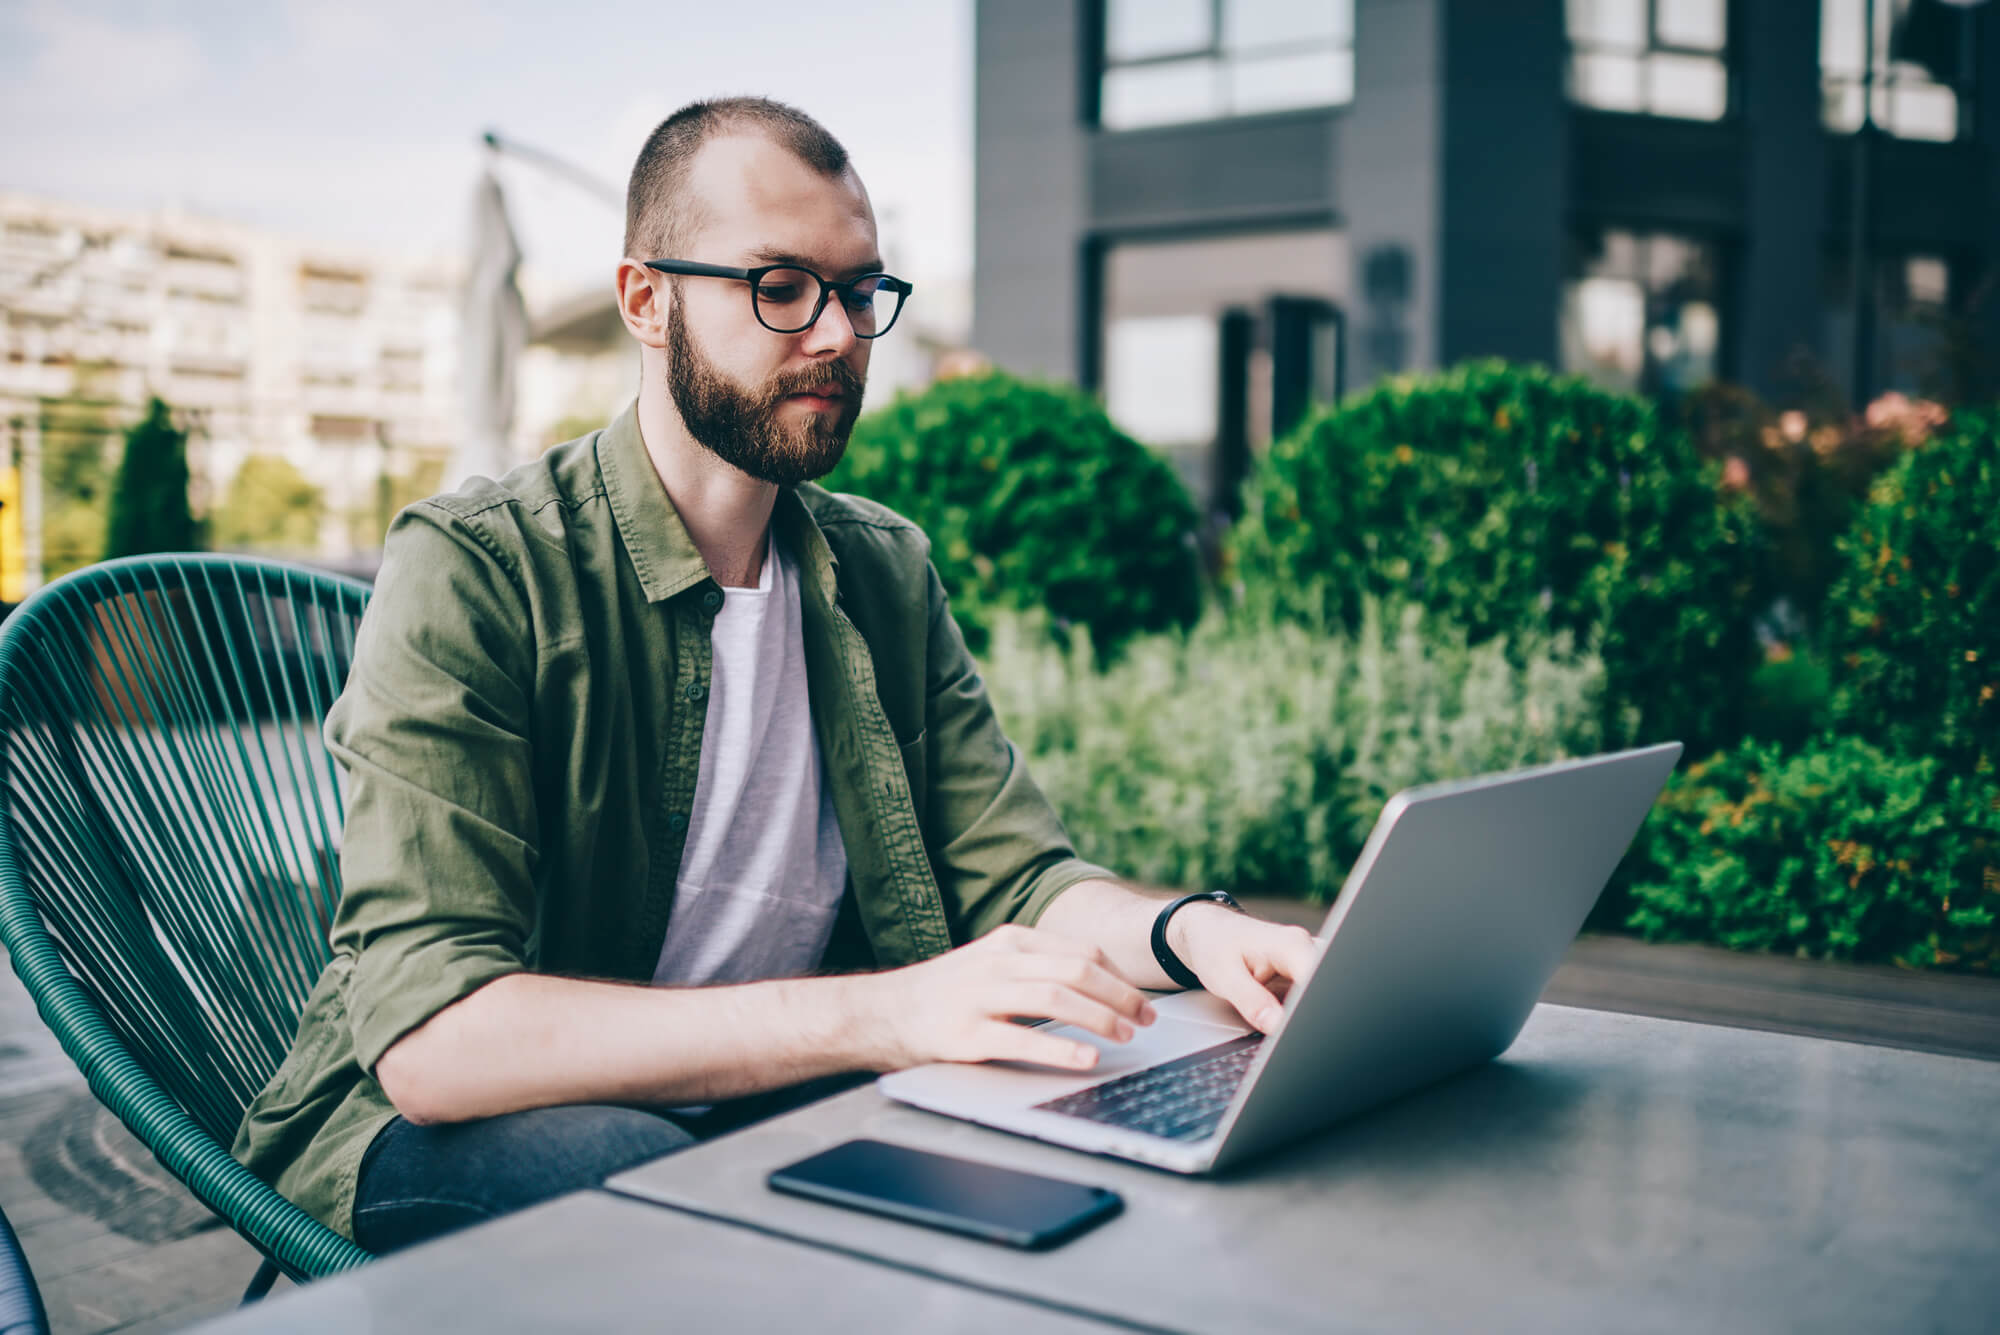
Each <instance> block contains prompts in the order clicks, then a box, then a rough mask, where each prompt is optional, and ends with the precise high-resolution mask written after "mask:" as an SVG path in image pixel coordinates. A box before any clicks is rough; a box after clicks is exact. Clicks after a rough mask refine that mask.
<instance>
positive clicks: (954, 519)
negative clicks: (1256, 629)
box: [826, 372, 1201, 656]
mask: <svg viewBox="0 0 2000 1335" xmlns="http://www.w3.org/2000/svg"><path fill="white" fill-rule="evenodd" d="M826 485H827V486H828V487H831V488H833V489H834V490H837V491H850V492H855V493H857V494H859V495H862V496H866V497H868V498H869V499H871V500H875V501H880V502H881V503H882V504H884V505H886V506H888V507H889V508H891V509H893V510H895V511H897V512H898V513H900V514H902V515H905V516H907V517H908V518H910V519H911V520H913V521H915V522H916V523H918V524H920V525H921V526H922V527H923V529H924V531H925V532H927V533H928V534H930V537H931V559H932V561H933V562H934V563H935V564H936V565H937V569H938V576H939V578H940V579H942V580H943V581H944V586H945V591H946V592H947V593H949V594H950V595H951V599H952V612H953V614H954V615H955V616H956V617H957V618H958V622H959V625H960V626H961V627H962V628H963V629H964V631H965V636H966V640H967V642H968V643H969V644H970V645H971V647H972V649H973V650H974V652H978V651H980V650H982V649H983V648H984V647H985V644H986V639H987V634H988V623H989V621H990V619H991V615H992V611H993V610H994V609H996V608H1031V607H1044V608H1046V609H1047V610H1048V611H1049V612H1050V614H1051V615H1052V616H1054V617H1055V618H1057V620H1058V622H1059V623H1071V624H1079V625H1085V626H1088V627H1089V630H1090V636H1091V641H1092V644H1093V646H1094V647H1095V649H1096V650H1097V652H1098V653H1099V654H1100V655H1106V656H1108V655H1111V654H1113V653H1115V651H1116V649H1117V647H1118V646H1119V645H1121V644H1122V643H1124V641H1125V640H1126V639H1128V638H1129V637H1130V636H1132V635H1134V634H1136V633H1138V632H1141V631H1153V630H1163V629H1166V628H1168V627H1171V626H1186V625H1189V624H1192V622H1193V621H1194V619H1195V617H1196V616H1197V615H1198V614H1199V613H1200V611H1201V564H1200V555H1199V551H1198V549H1197V546H1196V540H1195V531H1196V514H1195V507H1194V502H1193V501H1192V500H1191V499H1189V497H1188V494H1187V489H1186V488H1185V487H1183V486H1182V485H1181V482H1180V479H1179V478H1178V477H1177V476H1176V475H1175V473H1174V471H1173V468H1172V466H1171V465H1169V464H1168V463H1167V462H1166V461H1165V460H1163V459H1161V458H1160V457H1159V456H1157V455H1155V454H1153V453H1152V452H1151V451H1149V450H1147V449H1146V447H1145V446H1143V445H1141V444H1139V443H1138V442H1137V441H1135V440H1133V439H1132V438H1131V437H1130V436H1127V435H1126V434H1124V433H1123V432H1121V431H1119V430H1118V429H1117V428H1116V427H1115V426H1113V425H1112V424H1111V420H1110V419H1109V418H1108V417H1106V416H1105V415H1104V410H1103V409H1102V408H1101V407H1099V406H1098V405H1097V403H1096V402H1095V401H1093V400H1091V399H1089V398H1086V397H1085V396H1083V395H1081V394H1079V393H1076V392H1075V391H1073V390H1068V389H1062V388H1057V387H1055V386H1051V385H1041V384H1031V383H1028V382H1025V381H1021V380H1018V379H1015V378H1014V377H1012V376H1009V375H1006V374H1004V373H1000V372H988V373H985V374H981V375H977V376H967V377H962V378H958V379H951V380H941V381H939V382H937V383H936V384H933V385H931V386H930V387H929V388H928V389H925V390H924V391H922V392H921V393H917V394H902V395H898V396H897V397H896V399H895V401H894V402H892V403H891V404H890V405H889V406H888V407H887V408H884V409H883V410H881V411H880V412H875V413H870V414H869V415H867V416H865V417H863V418H862V419H861V420H860V422H859V423H857V424H856V426H855V429H854V437H853V440H852V441H851V442H850V443H849V445H848V449H847V455H846V457H845V458H844V459H843V460H842V461H841V464H840V466H839V467H838V468H837V469H835V470H834V472H833V473H832V474H831V475H830V476H829V477H828V478H827V479H826Z"/></svg>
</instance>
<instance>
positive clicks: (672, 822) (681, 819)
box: [667, 811, 688, 834]
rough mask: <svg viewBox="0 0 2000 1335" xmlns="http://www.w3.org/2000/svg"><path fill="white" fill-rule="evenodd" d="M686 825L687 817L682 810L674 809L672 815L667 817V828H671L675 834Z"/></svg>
mask: <svg viewBox="0 0 2000 1335" xmlns="http://www.w3.org/2000/svg"><path fill="white" fill-rule="evenodd" d="M687 827H688V818H687V816H686V815H685V814H683V813H682V812H679V811H676V812H675V813H674V814H673V815H671V816H669V817H667V828H668V829H670V830H672V831H673V832H674V833H675V834H679V833H680V832H681V831H682V830H685V829H686V828H687Z"/></svg>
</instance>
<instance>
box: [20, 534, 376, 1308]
mask: <svg viewBox="0 0 2000 1335" xmlns="http://www.w3.org/2000/svg"><path fill="white" fill-rule="evenodd" d="M367 599H368V589H367V586H365V585H363V584H360V583H357V582H355V581H353V580H348V579H341V578H338V577H335V576H331V575H326V574H321V573H318V572H315V571H310V570H305V569H301V568H298V567H295V566H288V565H284V564H281V563H278V562H274V561H264V560H256V559H252V558H243V557H227V556H160V557H133V558H129V559H125V560H118V561H106V562H104V563H103V564H101V565H96V566H91V567H89V568H87V569H84V570H80V571H78V572H76V573H75V574H73V575H69V576H67V577H65V578H63V579H60V580H57V581H55V582H54V583H52V584H50V585H49V586H48V587H47V588H45V589H43V590H41V591H40V592H39V593H37V594H35V596H34V597H32V598H30V599H29V600H28V601H26V602H25V603H23V604H22V605H21V606H20V607H19V608H17V609H16V610H15V611H14V613H13V615H12V616H11V617H9V618H8V619H7V622H6V624H5V626H4V627H0V938H4V939H5V941H6V943H7V950H8V952H9V954H10V955H11V956H12V957H13V961H14V968H15V970H16V972H18V973H19V974H20V975H21V979H22V981H23V982H24V983H26V984H27V987H28V991H29V992H30V993H32V994H33V996H34V998H35V1004H36V1006H37V1007H38V1008H39V1009H40V1011H41V1014H42V1018H43V1019H44V1020H45V1021H47V1023H48V1025H49V1027H50V1028H51V1029H53V1030H54V1031H55V1033H56V1036H57V1037H58V1038H59V1039H61V1041H62V1045H63V1048H64V1049H65V1050H66V1051H67V1052H68V1053H69V1055H70V1056H71V1057H72V1058H74V1059H75V1061H76V1064H77V1065H78V1066H79V1067H81V1068H82V1070H83V1073H84V1075H85V1077H86V1078H87V1079H88V1080H89V1082H90V1088H91V1090H92V1092H93V1093H95V1094H96V1095H97V1097H98V1098H99V1099H101V1100H102V1101H103V1102H104V1104H105V1105H106V1106H107V1107H109V1108H110V1109H111V1110H112V1112H114V1113H115V1114H117V1116H118V1117H119V1118H120V1119H121V1120H122V1121H123V1122H124V1123H125V1125H126V1126H128V1127H130V1128H131V1129H132V1132H133V1134H134V1135H136V1136H138V1137H139V1139H141V1140H143V1141H144V1142H145V1143H146V1144H147V1145H148V1146H149V1147H151V1149H152V1151H153V1153H154V1154H155V1155H157V1156H158V1157H159V1160H160V1162H161V1163H163V1164H165V1165H166V1167H167V1169H168V1171H170V1172H172V1173H173V1174H174V1175H175V1176H176V1177H178V1178H179V1179H180V1180H181V1181H182V1182H184V1183H186V1184H187V1185H188V1187H189V1188H190V1189H191V1190H192V1191H193V1192H194V1194H195V1195H196V1196H197V1197H199V1198H200V1199H201V1201H202V1202H203V1203H204V1204H206V1205H207V1206H208V1207H209V1208H210V1209H212V1210H214V1211H215V1212H216V1213H217V1214H219V1215H221V1216H222V1217H223V1218H224V1219H226V1220H227V1221H229V1223H230V1224H231V1225H233V1226H234V1227H235V1228H236V1230H237V1232H239V1233H241V1234H242V1235H243V1236H244V1237H245V1238H247V1239H248V1240H249V1241H250V1242H251V1243H252V1244H253V1245H255V1246H256V1247H257V1248H258V1250H260V1251H261V1252H263V1254H264V1255H265V1257H266V1258H268V1259H267V1260H266V1262H265V1263H264V1266H263V1267H262V1268H261V1269H260V1270H259V1272H258V1275H257V1278H256V1279H254V1280H253V1281H252V1283H251V1286H250V1289H249V1291H248V1292H247V1293H246V1295H245V1299H246V1301H248V1300H251V1299H254V1298H256V1297H257V1296H260V1295H261V1294H262V1293H263V1291H264V1290H265V1289H267V1288H268V1287H269V1286H270V1283H271V1282H272V1281H273V1280H274V1279H275V1277H276V1274H277V1272H279V1271H283V1272H284V1273H285V1274H287V1275H289V1276H291V1277H292V1278H293V1279H294V1280H306V1279H310V1278H313V1277H316V1276H319V1275H324V1274H328V1273H330V1272H332V1271H336V1270H341V1269H345V1268H347V1267H349V1266H353V1265H357V1264H360V1263H361V1262H363V1261H366V1260H368V1259H369V1256H368V1253H367V1252H365V1251H363V1250H362V1249H361V1248H359V1247H357V1246H355V1245H354V1244H353V1243H352V1242H350V1241H348V1240H347V1239H346V1238H343V1237H341V1236H340V1235H339V1234H337V1233H335V1232H333V1231H332V1230H331V1229H329V1228H326V1227H325V1226H324V1225H322V1224H320V1223H319V1222H318V1221H317V1220H315V1219H313V1218H312V1217H311V1216H310V1215H308V1214H306V1213H305V1212H304V1211H303V1210H300V1209H299V1208H298V1207H297V1206H295V1205H293V1204H292V1203H291V1202H290V1201H287V1200H286V1199H284V1198H283V1197H282V1196H280V1195H278V1193H277V1192H275V1191H273V1190H272V1189H271V1188H270V1187H269V1186H267V1185H265V1184H264V1182H262V1181H261V1180H260V1179H258V1178H257V1177H256V1176H255V1175H254V1174H252V1173H251V1172H249V1171H248V1170H247V1169H245V1168H244V1167H243V1166H242V1165H240V1164H238V1163H237V1162H236V1160H235V1159H233V1158H231V1157H230V1155H229V1150H228V1146H229V1144H230V1141H231V1140H232V1138H233V1137H234V1135H235V1132H236V1124H237V1122H238V1121H239V1120H241V1118H242V1115H243V1110H244V1108H245V1107H246V1106H247V1105H248V1103H249V1101H250V1100H251V1098H253V1097H254V1096H255V1095H256V1093H257V1091H258V1090H259V1089H261V1088H262V1087H263V1085H264V1083H265V1082H266V1081H267V1080H268V1079H270V1077H271V1075H272V1073H273V1072H274V1071H276V1070H277V1068H278V1065H279V1063H280V1062H281V1061H282V1060H283V1059H284V1056H285V1053H286V1051H287V1049H288V1048H289V1047H290V1045H291V1041H292V1035H293V1032H294V1030H295V1029H296V1028H297V1025H298V1017H299V1011H300V1009H301V1007H303V1006H304V1004H305V999H306V996H307V994H308V992H310V990H311V988H312V985H313V982H314V980H315V979H316V978H317V977H318V975H319V971H320V968H321V966H322V965H323V964H324V963H325V962H326V959H327V956H328V954H329V948H328V945H327V926H328V923H329V922H330V920H331V918H332V914H333V909H334V905H335V903H336V902H337V901H338V900H339V898H340V871H339V860H338V847H339V833H340V829H341V821H342V812H343V807H342V799H341V782H342V780H341V776H340V773H339V770H338V766H336V765H335V763H334V762H333V759H332V757H331V756H330V755H328V753H327V750H326V747H325V744H324V743H323V742H322V741H321V740H320V723H321V720H322V719H323V718H324V717H325V715H326V711H327V709H328V708H329V707H330V706H331V705H332V704H333V701H334V698H335V696H337V695H338V694H339V693H340V688H341V685H342V683H343V682H344V681H345V680H346V677H347V670H348V667H349V665H350V664H351V663H352V661H353V656H354V633H355V628H356V626H357V624H358V623H359V621H360V618H361V610H362V607H363V605H364V604H365V603H366V602H367Z"/></svg>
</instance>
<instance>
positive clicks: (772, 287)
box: [757, 283, 799, 301]
mask: <svg viewBox="0 0 2000 1335" xmlns="http://www.w3.org/2000/svg"><path fill="white" fill-rule="evenodd" d="M757 295H758V296H759V297H761V298H763V299H764V300H765V301H796V300H797V299H798V295H799V288H798V284H796V283H765V284H763V285H762V286H760V287H759V288H758V289H757Z"/></svg>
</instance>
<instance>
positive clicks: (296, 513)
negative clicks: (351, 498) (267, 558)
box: [209, 454, 325, 553]
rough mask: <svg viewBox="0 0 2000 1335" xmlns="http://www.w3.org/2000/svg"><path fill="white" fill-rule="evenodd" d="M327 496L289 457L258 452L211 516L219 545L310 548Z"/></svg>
mask: <svg viewBox="0 0 2000 1335" xmlns="http://www.w3.org/2000/svg"><path fill="white" fill-rule="evenodd" d="M324 508H325V498H324V497H323V496H322V495H321V493H320V489H319V488H318V487H315V486H314V485H313V484H312V483H311V482H310V481H309V480H308V479H307V478H306V475H305V474H303V473H301V472H300V471H299V470H298V469H297V468H295V467H293V466H292V464H291V462H290V461H289V460H287V459H284V458H282V457H280V456H279V455H275V454H253V455H251V456H250V457H249V458H248V459H245V460H244V461H243V466H242V467H241V468H239V469H237V470H236V476H235V477H233V478H231V479H230V480H229V491H228V493H227V494H225V495H224V496H223V498H222V504H221V505H219V506H217V507H216V509H215V513H214V515H213V516H212V517H211V518H210V522H209V536H210V537H211V538H213V539H214V541H215V547H216V550H217V551H225V552H235V551H264V552H291V553H304V552H310V551H312V550H313V549H314V547H316V546H317V545H318V543H319V525H320V515H321V512H322V511H323V510H324Z"/></svg>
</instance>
